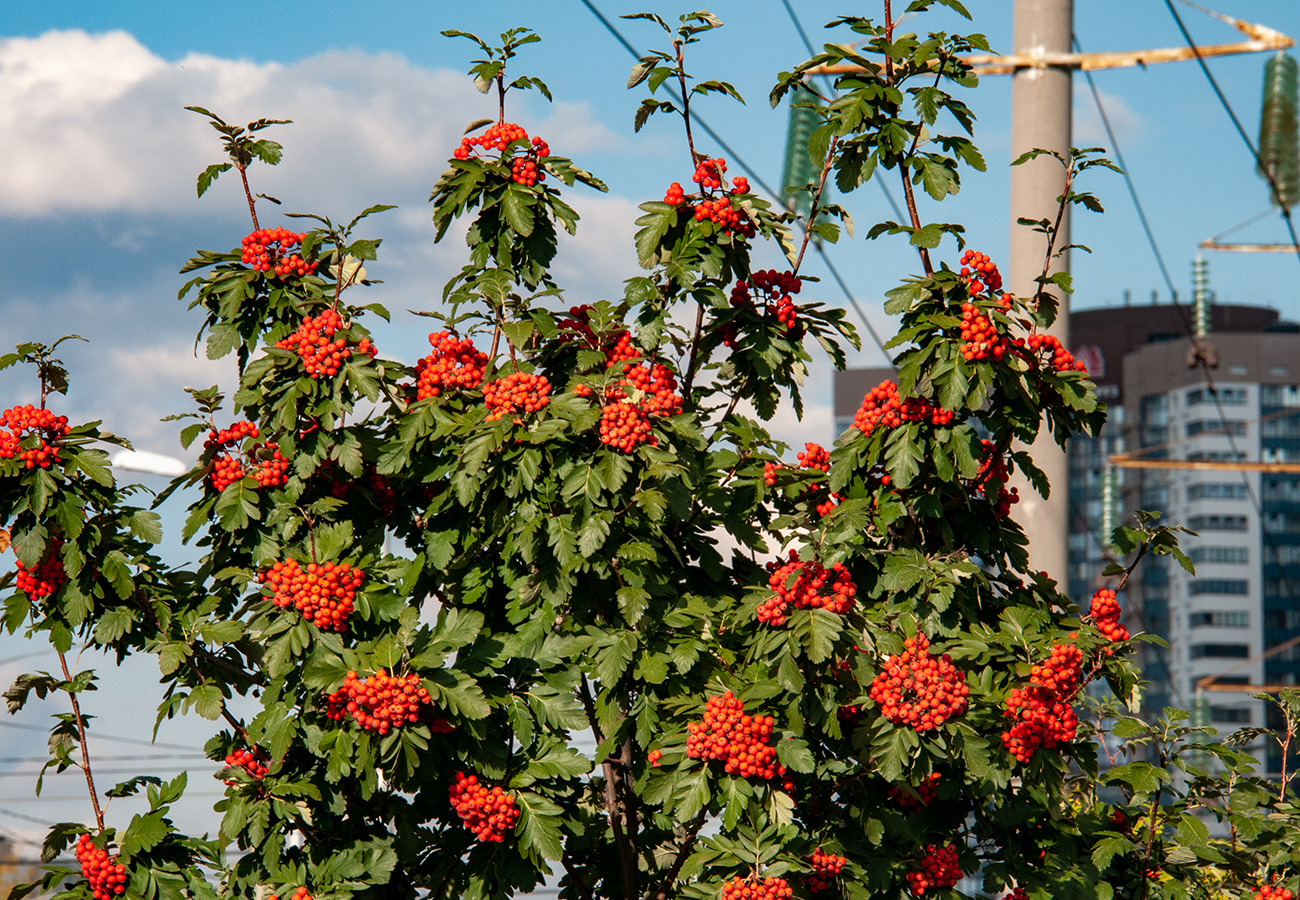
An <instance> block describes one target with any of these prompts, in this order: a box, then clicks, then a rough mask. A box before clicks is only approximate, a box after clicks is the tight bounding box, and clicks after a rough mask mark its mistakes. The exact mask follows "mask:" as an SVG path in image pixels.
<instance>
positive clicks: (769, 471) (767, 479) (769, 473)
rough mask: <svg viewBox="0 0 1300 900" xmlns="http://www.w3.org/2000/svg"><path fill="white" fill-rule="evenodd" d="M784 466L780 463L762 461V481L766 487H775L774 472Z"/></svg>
mask: <svg viewBox="0 0 1300 900" xmlns="http://www.w3.org/2000/svg"><path fill="white" fill-rule="evenodd" d="M782 468H784V467H783V466H782V465H781V464H780V463H773V462H769V463H763V483H764V484H766V485H767V486H768V487H776V473H777V472H778V471H780V470H781V469H782Z"/></svg>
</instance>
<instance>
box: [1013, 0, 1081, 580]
mask: <svg viewBox="0 0 1300 900" xmlns="http://www.w3.org/2000/svg"><path fill="white" fill-rule="evenodd" d="M1015 3H1016V5H1015V14H1014V15H1015V21H1014V23H1013V32H1012V43H1013V45H1014V52H1015V53H1016V54H1017V55H1019V54H1027V55H1030V56H1036V55H1039V54H1057V53H1069V52H1070V35H1071V31H1072V28H1073V21H1074V0H1015ZM1070 73H1071V69H1070V67H1069V66H1066V65H1061V66H1051V67H1048V68H1039V67H1032V66H1026V67H1020V68H1017V69H1016V70H1015V73H1014V75H1013V76H1012V82H1011V158H1012V159H1013V160H1014V159H1016V158H1017V157H1019V156H1020V155H1021V154H1022V153H1024V152H1026V151H1028V150H1033V149H1034V148H1036V147H1039V148H1042V149H1044V150H1055V151H1056V152H1057V153H1060V154H1061V155H1062V156H1065V155H1066V154H1068V152H1069V149H1070V143H1071V127H1070V126H1071V106H1072V103H1071V100H1072V98H1071V94H1070V80H1071V79H1070ZM1064 190H1065V169H1064V167H1062V166H1061V164H1060V163H1058V162H1057V161H1056V160H1054V159H1052V158H1051V157H1043V156H1040V157H1039V158H1038V159H1035V160H1032V161H1031V162H1027V163H1025V164H1023V165H1019V166H1015V167H1014V168H1012V170H1011V248H1010V255H1009V259H1008V264H1007V273H1006V287H1007V290H1009V291H1011V292H1012V293H1014V294H1017V295H1020V296H1032V295H1033V294H1034V293H1035V292H1036V291H1037V288H1038V286H1037V284H1036V283H1035V282H1034V279H1035V278H1037V277H1038V276H1039V275H1040V274H1042V271H1043V257H1044V254H1045V252H1046V249H1047V242H1046V240H1045V239H1044V237H1043V235H1041V234H1037V233H1035V232H1034V231H1033V230H1032V229H1030V228H1027V227H1025V226H1023V225H1017V224H1016V219H1018V218H1027V219H1055V218H1056V209H1057V201H1056V198H1057V197H1059V196H1060V195H1061V194H1062V193H1064ZM1068 243H1070V214H1069V212H1068V211H1067V212H1066V214H1065V217H1064V218H1063V219H1062V220H1061V231H1060V234H1059V235H1057V238H1056V246H1057V247H1063V246H1065V245H1066V244H1068ZM1069 268H1070V256H1069V253H1068V252H1067V253H1065V254H1064V255H1062V256H1061V257H1060V259H1058V260H1056V262H1055V264H1054V266H1053V271H1069ZM1060 299H1061V304H1060V313H1059V315H1058V316H1057V319H1056V324H1055V325H1053V326H1052V328H1051V333H1052V334H1054V335H1055V336H1056V337H1057V338H1059V339H1060V341H1061V343H1062V344H1063V345H1064V346H1065V347H1066V348H1067V349H1070V303H1069V298H1068V297H1066V296H1062V297H1061V298H1060ZM1031 453H1032V455H1033V458H1034V463H1035V464H1036V465H1037V466H1038V467H1039V468H1040V469H1042V470H1043V472H1044V473H1046V475H1047V478H1048V481H1049V482H1050V483H1051V485H1052V492H1051V497H1050V498H1049V499H1047V500H1044V499H1043V498H1042V497H1040V496H1039V495H1038V492H1037V491H1035V490H1034V489H1033V488H1032V487H1030V486H1029V485H1028V484H1027V483H1026V481H1025V480H1024V479H1018V481H1019V483H1018V485H1017V486H1018V488H1019V490H1020V503H1019V504H1018V505H1017V506H1016V507H1013V512H1012V515H1013V516H1014V517H1015V519H1016V520H1017V521H1018V522H1020V523H1021V525H1023V526H1024V529H1025V533H1026V534H1028V535H1029V561H1030V565H1031V566H1032V567H1033V568H1035V569H1043V570H1045V571H1047V573H1048V574H1050V575H1051V576H1052V577H1053V578H1056V579H1057V580H1058V581H1060V582H1061V584H1062V586H1065V585H1068V583H1069V574H1068V566H1069V561H1070V553H1069V531H1070V520H1069V497H1070V487H1069V475H1070V472H1069V464H1068V461H1067V459H1066V455H1065V452H1064V451H1063V450H1061V449H1060V448H1059V447H1057V445H1056V443H1055V441H1053V440H1052V438H1051V437H1050V436H1049V435H1048V433H1047V429H1046V427H1045V426H1044V428H1043V430H1042V431H1041V432H1040V434H1039V437H1038V440H1037V441H1035V442H1034V445H1033V447H1032V448H1031Z"/></svg>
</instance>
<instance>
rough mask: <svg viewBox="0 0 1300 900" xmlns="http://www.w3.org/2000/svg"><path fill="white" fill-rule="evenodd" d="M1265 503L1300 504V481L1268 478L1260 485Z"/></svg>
mask: <svg viewBox="0 0 1300 900" xmlns="http://www.w3.org/2000/svg"><path fill="white" fill-rule="evenodd" d="M1260 494H1261V495H1262V499H1263V500H1264V502H1265V503H1300V481H1296V480H1295V479H1292V478H1268V479H1265V480H1264V482H1263V483H1262V484H1261V485H1260Z"/></svg>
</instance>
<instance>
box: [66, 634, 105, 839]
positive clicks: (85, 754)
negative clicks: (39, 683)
mask: <svg viewBox="0 0 1300 900" xmlns="http://www.w3.org/2000/svg"><path fill="white" fill-rule="evenodd" d="M55 652H57V653H58V654H59V665H60V666H62V667H63V679H64V680H65V681H68V682H71V681H72V673H71V672H69V671H68V660H67V657H65V656H64V655H63V651H62V650H56V651H55ZM67 694H68V699H69V700H70V701H72V716H73V718H74V719H76V721H77V743H78V744H79V745H80V746H81V771H82V772H83V773H85V776H86V788H87V789H88V790H89V791H90V805H91V806H93V807H94V808H95V824H96V825H98V826H99V830H100V831H103V830H104V810H103V809H101V808H100V806H99V794H98V793H96V791H95V776H94V775H93V774H91V771H90V747H89V746H88V744H87V743H86V720H85V718H84V717H83V716H82V715H81V704H80V703H78V702H77V694H76V692H75V691H73V690H72V689H71V687H69V688H68V689H67Z"/></svg>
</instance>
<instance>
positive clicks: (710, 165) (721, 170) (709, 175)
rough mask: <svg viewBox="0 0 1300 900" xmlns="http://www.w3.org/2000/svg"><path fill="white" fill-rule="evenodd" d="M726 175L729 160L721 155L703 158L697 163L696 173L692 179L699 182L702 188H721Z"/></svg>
mask: <svg viewBox="0 0 1300 900" xmlns="http://www.w3.org/2000/svg"><path fill="white" fill-rule="evenodd" d="M726 177H727V161H726V160H725V159H722V158H721V157H719V158H717V159H702V160H700V161H699V162H698V163H696V165H695V174H694V175H692V176H691V181H694V182H695V183H696V184H698V185H699V186H700V189H701V190H706V191H707V190H719V189H721V187H722V182H723V180H724V179H725V178H726Z"/></svg>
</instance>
